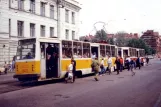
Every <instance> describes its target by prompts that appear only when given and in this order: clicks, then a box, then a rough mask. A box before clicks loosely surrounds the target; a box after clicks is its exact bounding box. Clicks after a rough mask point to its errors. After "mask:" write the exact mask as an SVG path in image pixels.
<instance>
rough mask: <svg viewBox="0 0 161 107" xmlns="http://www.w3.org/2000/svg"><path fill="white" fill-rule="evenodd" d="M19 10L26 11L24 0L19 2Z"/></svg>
mask: <svg viewBox="0 0 161 107" xmlns="http://www.w3.org/2000/svg"><path fill="white" fill-rule="evenodd" d="M18 9H19V10H24V0H18Z"/></svg>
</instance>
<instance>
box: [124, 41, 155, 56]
mask: <svg viewBox="0 0 161 107" xmlns="http://www.w3.org/2000/svg"><path fill="white" fill-rule="evenodd" d="M127 46H128V47H134V48H141V49H145V53H146V54H148V55H151V54H155V53H156V51H155V50H154V49H152V48H151V47H149V46H148V45H147V44H146V43H145V42H144V41H143V40H142V39H130V40H129V41H128V44H127Z"/></svg>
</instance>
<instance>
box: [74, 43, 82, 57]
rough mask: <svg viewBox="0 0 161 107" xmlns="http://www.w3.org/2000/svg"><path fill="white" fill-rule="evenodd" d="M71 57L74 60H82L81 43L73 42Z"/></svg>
mask: <svg viewBox="0 0 161 107" xmlns="http://www.w3.org/2000/svg"><path fill="white" fill-rule="evenodd" d="M73 54H74V55H73V57H74V58H82V43H81V42H73Z"/></svg>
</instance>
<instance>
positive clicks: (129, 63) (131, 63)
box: [65, 55, 149, 82]
mask: <svg viewBox="0 0 161 107" xmlns="http://www.w3.org/2000/svg"><path fill="white" fill-rule="evenodd" d="M142 62H143V61H142V59H141V58H140V57H138V58H133V59H132V58H130V57H127V58H125V62H124V61H123V58H122V57H120V56H118V57H116V60H115V62H114V63H115V64H116V71H117V75H119V74H120V72H122V71H123V65H125V67H127V69H128V71H131V72H132V76H134V75H135V72H134V69H136V68H137V67H139V69H140V68H141V66H143V65H142ZM112 63H113V60H112V57H111V56H110V55H109V56H108V60H107V64H108V67H107V68H105V64H104V59H103V58H102V60H101V63H99V62H98V58H97V57H94V58H92V64H91V68H92V71H93V72H94V73H95V76H94V79H95V80H96V81H98V80H99V79H98V76H99V75H100V76H103V75H105V74H106V73H107V72H108V73H109V75H110V74H111V71H114V67H112ZM146 63H147V64H148V63H149V59H148V58H146ZM75 75H76V61H75V60H74V58H72V59H71V63H70V65H69V66H68V72H67V73H66V75H65V78H66V81H67V80H68V79H69V78H68V77H71V79H72V82H74V81H75Z"/></svg>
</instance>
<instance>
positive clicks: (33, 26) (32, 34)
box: [30, 23, 35, 37]
mask: <svg viewBox="0 0 161 107" xmlns="http://www.w3.org/2000/svg"><path fill="white" fill-rule="evenodd" d="M30 36H31V37H35V24H33V23H30Z"/></svg>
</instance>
